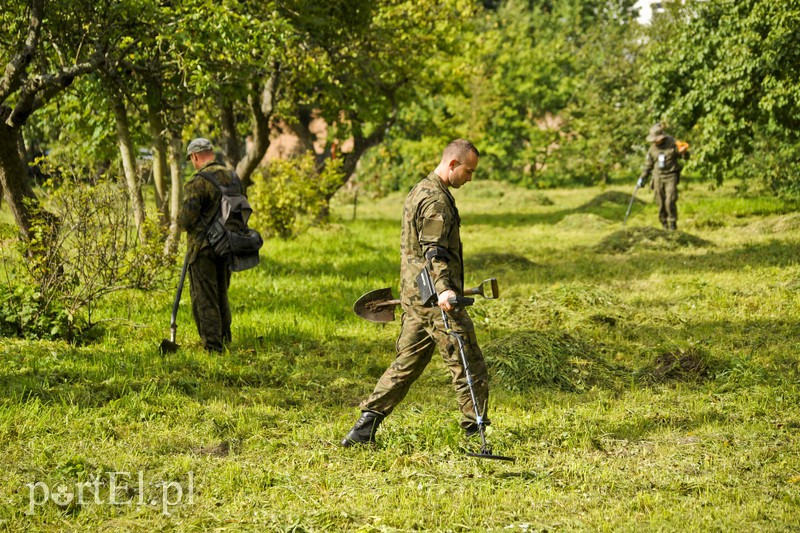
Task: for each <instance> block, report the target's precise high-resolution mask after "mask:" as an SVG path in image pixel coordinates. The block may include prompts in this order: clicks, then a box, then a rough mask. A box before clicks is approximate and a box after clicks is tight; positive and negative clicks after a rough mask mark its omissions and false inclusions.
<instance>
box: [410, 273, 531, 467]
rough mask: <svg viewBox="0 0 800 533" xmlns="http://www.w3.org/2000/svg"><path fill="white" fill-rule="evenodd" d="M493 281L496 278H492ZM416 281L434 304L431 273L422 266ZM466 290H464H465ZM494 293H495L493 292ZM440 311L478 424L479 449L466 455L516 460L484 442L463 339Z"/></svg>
mask: <svg viewBox="0 0 800 533" xmlns="http://www.w3.org/2000/svg"><path fill="white" fill-rule="evenodd" d="M492 279H493V280H494V283H495V286H494V287H495V288H496V283H497V280H496V279H494V278H492ZM417 283H418V285H419V292H420V296H422V299H423V301H424V302H425V304H426V305H436V300H438V296H437V294H436V290H435V288H434V285H433V278H431V274H430V272H429V271H428V269H427V268H423V269H422V272H420V274H419V276H417ZM465 292H466V291H465ZM495 294H496V293H495ZM448 302H449V303H450V305H453V306H456V307H463V306H467V305H472V304H473V303H475V298H467V297H463V296H456V297H455V298H450V299H449V300H448ZM440 310H441V312H442V321H443V322H444V330H445V332H446V333H447V334H448V335H450V336H451V337H453V338H454V339H455V340H456V343H457V344H458V353H459V355H460V356H461V364H462V365H463V366H464V375H465V376H466V378H467V388H468V389H469V396H470V398H471V399H472V408H473V409H474V410H475V423H476V424H477V426H478V434H479V435H480V436H481V451H480V452H478V453H468V454H467V455H468V456H470V457H477V458H479V459H494V460H497V461H510V462H512V463H513V462H514V461H516V459H515V458H513V457H507V456H505V455H494V454H493V453H492V447H491V446H490V445H489V443H488V442H486V426H485V425H484V423H483V416H481V413H480V409H479V408H478V400H477V398H476V397H475V389H474V387H473V383H472V374H471V373H470V371H469V363H467V354H466V352H465V351H464V340H463V339H462V338H461V335H459V334H458V333H456V332H455V331H454V330H453V328H451V327H450V321H449V320H448V319H447V313H445V311H444V309H441V308H440Z"/></svg>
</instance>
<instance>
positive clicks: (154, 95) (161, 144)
mask: <svg viewBox="0 0 800 533" xmlns="http://www.w3.org/2000/svg"><path fill="white" fill-rule="evenodd" d="M161 107H162V94H161V86H160V85H159V84H158V83H157V82H152V83H148V86H147V122H148V125H149V126H150V137H151V139H152V140H151V142H152V144H151V149H152V151H153V185H154V186H155V189H156V195H155V199H156V208H157V209H158V212H159V213H160V214H161V224H162V226H166V225H167V224H168V223H169V202H168V201H167V184H166V175H167V143H166V142H165V140H164V129H165V126H164V119H163V118H162V116H161Z"/></svg>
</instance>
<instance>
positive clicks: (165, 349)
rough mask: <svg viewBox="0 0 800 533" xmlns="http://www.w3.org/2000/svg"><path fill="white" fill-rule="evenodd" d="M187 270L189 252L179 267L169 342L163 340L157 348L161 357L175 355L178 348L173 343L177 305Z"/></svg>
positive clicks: (176, 322) (176, 324)
mask: <svg viewBox="0 0 800 533" xmlns="http://www.w3.org/2000/svg"><path fill="white" fill-rule="evenodd" d="M188 268H189V252H186V256H185V257H184V258H183V266H182V267H181V277H180V279H179V280H178V290H177V292H176V294H175V301H174V302H173V303H172V320H171V321H170V325H169V340H167V339H164V340H162V341H161V345H160V346H159V347H158V351H159V352H161V355H164V354H168V353H175V352H177V351H178V349H179V348H180V346H179V345H178V344H176V343H175V338H176V337H177V335H178V305H179V304H180V303H181V293H183V282H184V281H186V271H187V270H188Z"/></svg>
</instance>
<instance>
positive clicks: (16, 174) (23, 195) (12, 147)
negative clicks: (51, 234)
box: [0, 113, 39, 239]
mask: <svg viewBox="0 0 800 533" xmlns="http://www.w3.org/2000/svg"><path fill="white" fill-rule="evenodd" d="M0 114H3V115H4V114H5V113H0ZM20 136H21V133H20V131H19V130H18V129H17V128H12V127H10V126H8V125H7V124H6V123H5V122H4V121H2V122H0V190H1V191H3V196H4V198H5V200H6V202H7V203H8V207H9V208H10V209H11V214H13V215H14V220H16V222H17V226H19V229H20V231H21V232H22V235H23V237H25V239H28V238H30V231H31V226H32V225H33V221H34V219H35V216H36V215H35V212H36V210H37V209H38V208H39V200H38V199H37V198H36V195H35V194H34V192H33V188H32V187H31V185H30V182H29V181H28V172H27V171H26V168H25V163H24V162H23V161H22V159H21V158H20V154H19V137H20Z"/></svg>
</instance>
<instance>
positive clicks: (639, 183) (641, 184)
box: [636, 178, 644, 188]
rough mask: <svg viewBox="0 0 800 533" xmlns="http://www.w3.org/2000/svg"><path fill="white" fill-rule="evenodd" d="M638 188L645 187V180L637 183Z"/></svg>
mask: <svg viewBox="0 0 800 533" xmlns="http://www.w3.org/2000/svg"><path fill="white" fill-rule="evenodd" d="M636 186H637V187H639V188H641V187H644V178H639V181H637V182H636Z"/></svg>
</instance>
